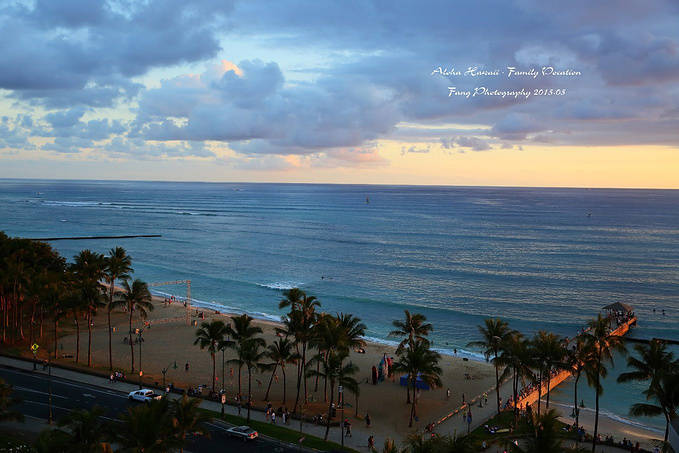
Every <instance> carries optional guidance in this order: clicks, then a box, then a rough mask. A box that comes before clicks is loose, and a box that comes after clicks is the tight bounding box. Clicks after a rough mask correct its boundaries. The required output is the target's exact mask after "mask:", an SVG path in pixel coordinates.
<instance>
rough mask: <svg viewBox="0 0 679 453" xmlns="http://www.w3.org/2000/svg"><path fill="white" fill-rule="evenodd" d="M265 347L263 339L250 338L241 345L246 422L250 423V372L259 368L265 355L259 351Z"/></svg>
mask: <svg viewBox="0 0 679 453" xmlns="http://www.w3.org/2000/svg"><path fill="white" fill-rule="evenodd" d="M264 346H265V342H264V339H262V338H250V339H249V340H247V341H246V342H245V343H243V344H242V350H241V356H240V357H239V358H240V360H242V361H243V365H245V367H246V368H247V369H248V417H247V420H248V422H249V421H250V408H251V407H252V370H253V368H258V367H259V366H260V362H261V360H262V359H263V358H264V356H265V355H266V351H262V350H260V348H262V347H264Z"/></svg>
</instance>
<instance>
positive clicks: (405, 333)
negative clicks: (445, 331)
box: [388, 310, 434, 404]
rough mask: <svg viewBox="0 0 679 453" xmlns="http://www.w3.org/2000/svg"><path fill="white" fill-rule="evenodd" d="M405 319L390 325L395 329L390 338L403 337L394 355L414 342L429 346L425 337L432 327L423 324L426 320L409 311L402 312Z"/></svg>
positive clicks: (407, 389)
mask: <svg viewBox="0 0 679 453" xmlns="http://www.w3.org/2000/svg"><path fill="white" fill-rule="evenodd" d="M403 312H404V314H405V318H404V320H403V321H400V320H398V319H396V320H394V321H392V325H393V326H394V327H395V328H396V329H394V330H392V331H391V332H389V335H388V336H390V337H399V338H400V337H403V339H402V340H401V342H400V343H399V344H398V347H397V348H396V354H400V353H401V352H403V349H404V348H406V347H407V346H409V347H413V345H414V344H415V342H416V341H419V342H421V343H425V344H429V339H428V338H427V336H428V335H429V334H430V333H431V331H432V330H434V327H433V326H432V325H431V324H430V323H428V322H425V321H426V320H427V318H426V317H425V316H424V315H422V314H420V313H415V314H413V315H411V314H410V311H408V310H404V311H403ZM406 403H407V404H410V386H406Z"/></svg>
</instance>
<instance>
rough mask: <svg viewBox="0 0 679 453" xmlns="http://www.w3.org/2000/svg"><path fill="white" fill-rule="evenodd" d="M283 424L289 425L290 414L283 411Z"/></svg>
mask: <svg viewBox="0 0 679 453" xmlns="http://www.w3.org/2000/svg"><path fill="white" fill-rule="evenodd" d="M283 424H284V425H287V424H288V414H287V413H286V412H285V411H283Z"/></svg>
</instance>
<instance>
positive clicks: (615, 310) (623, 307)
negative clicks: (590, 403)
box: [507, 302, 637, 409]
mask: <svg viewBox="0 0 679 453" xmlns="http://www.w3.org/2000/svg"><path fill="white" fill-rule="evenodd" d="M603 309H604V310H605V311H607V312H608V317H609V319H610V322H611V323H616V325H615V328H614V329H613V331H612V332H611V335H613V336H619V337H622V336H624V335H625V334H627V332H629V331H630V329H631V328H632V327H633V326H635V325H636V324H637V317H636V316H635V315H634V310H633V309H632V307H631V306H630V305H627V304H624V303H621V302H616V303H614V304H611V305H606V306H605V307H604V308H603ZM619 318H620V319H622V320H621V321H620V322H617V321H616V320H617V319H619ZM611 327H613V326H611ZM583 332H586V330H585V331H583ZM572 375H573V371H572V370H561V371H559V372H558V373H557V374H555V375H554V376H552V377H551V379H550V381H549V390H550V391H552V390H553V389H554V388H555V387H556V386H558V385H559V384H561V383H562V382H563V381H565V380H566V379H568V378H569V377H571V376H572ZM540 386H542V389H540ZM546 393H547V384H546V383H544V384H543V383H540V384H538V385H537V386H536V388H535V389H533V390H532V391H531V392H530V393H528V394H527V395H524V396H522V397H521V398H519V399H518V401H517V407H523V408H525V407H527V406H528V405H531V404H533V403H535V402H537V400H538V398H539V397H540V395H545V394H546ZM512 407H513V405H512ZM507 409H511V407H508V408H507Z"/></svg>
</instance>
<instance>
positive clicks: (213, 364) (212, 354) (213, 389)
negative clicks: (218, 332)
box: [210, 352, 215, 393]
mask: <svg viewBox="0 0 679 453" xmlns="http://www.w3.org/2000/svg"><path fill="white" fill-rule="evenodd" d="M210 356H211V357H212V392H213V393H214V391H215V353H214V352H211V353H210Z"/></svg>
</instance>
